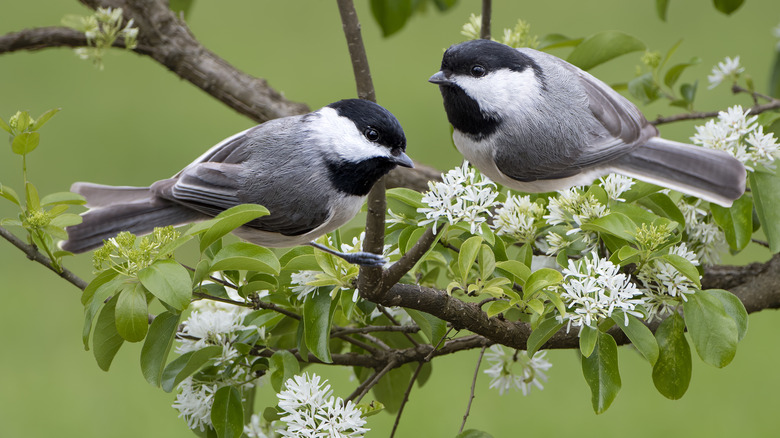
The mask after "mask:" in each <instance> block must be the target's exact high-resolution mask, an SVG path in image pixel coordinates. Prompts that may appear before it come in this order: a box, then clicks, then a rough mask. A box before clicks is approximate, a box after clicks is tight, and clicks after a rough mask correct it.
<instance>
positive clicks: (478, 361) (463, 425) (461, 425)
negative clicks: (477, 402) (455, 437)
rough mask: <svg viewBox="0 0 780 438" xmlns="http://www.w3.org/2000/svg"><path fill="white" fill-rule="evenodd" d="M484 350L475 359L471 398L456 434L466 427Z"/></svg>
mask: <svg viewBox="0 0 780 438" xmlns="http://www.w3.org/2000/svg"><path fill="white" fill-rule="evenodd" d="M485 348H487V347H482V351H480V352H479V359H477V369H475V370H474V379H472V380H471V396H470V397H469V404H468V406H466V413H465V414H463V423H461V424H460V430H459V431H458V433H461V432H463V428H464V427H465V426H466V420H467V419H468V418H469V412H471V402H473V401H474V389H475V388H476V386H477V376H478V375H479V365H480V364H482V356H484V355H485Z"/></svg>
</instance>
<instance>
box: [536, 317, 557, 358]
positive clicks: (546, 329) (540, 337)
mask: <svg viewBox="0 0 780 438" xmlns="http://www.w3.org/2000/svg"><path fill="white" fill-rule="evenodd" d="M565 325H566V323H563V322H558V319H557V318H556V317H550V318H547V319H545V320H544V321H542V322H541V324H539V326H538V327H536V330H534V331H532V332H531V335H530V336H528V341H527V342H526V350H527V351H528V357H533V355H534V354H535V353H536V352H537V351H538V350H539V348H541V347H542V345H544V343H545V342H547V341H548V340H549V339H550V338H551V337H552V336H553V335H554V334H556V333H558V330H560V329H562V328H563V327H564V326H565Z"/></svg>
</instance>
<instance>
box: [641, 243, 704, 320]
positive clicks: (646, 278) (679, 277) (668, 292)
mask: <svg viewBox="0 0 780 438" xmlns="http://www.w3.org/2000/svg"><path fill="white" fill-rule="evenodd" d="M669 254H674V255H678V256H680V257H683V258H684V259H686V260H688V261H689V262H691V263H692V264H693V265H694V266H698V265H699V260H698V259H697V257H696V254H695V253H694V252H693V251H689V250H688V248H687V246H686V245H685V243H681V244H679V245H675V246H673V247H672V248H670V249H669ZM636 277H637V279H638V280H639V281H640V282H641V283H642V286H643V287H644V289H643V291H642V292H643V293H644V295H645V309H646V310H647V319H648V321H652V320H653V319H655V318H657V317H658V318H660V317H663V316H664V315H667V314H671V313H672V312H673V311H674V308H675V307H676V306H678V305H680V304H681V302H682V301H688V298H687V297H686V295H690V294H693V293H695V292H696V285H695V284H694V282H693V281H691V280H690V279H689V278H688V277H686V276H685V275H683V274H682V273H680V271H678V270H677V269H676V268H675V267H674V266H672V265H670V264H669V263H666V262H664V261H663V260H659V259H654V260H653V261H652V262H651V263H648V264H644V265H642V266H641V267H640V268H639V272H638V273H637V276H636Z"/></svg>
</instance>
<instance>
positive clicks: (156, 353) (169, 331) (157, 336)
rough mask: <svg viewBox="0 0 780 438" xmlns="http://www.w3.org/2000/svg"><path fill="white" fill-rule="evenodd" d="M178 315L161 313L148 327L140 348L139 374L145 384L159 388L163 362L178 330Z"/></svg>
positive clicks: (166, 358) (163, 367)
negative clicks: (141, 375)
mask: <svg viewBox="0 0 780 438" xmlns="http://www.w3.org/2000/svg"><path fill="white" fill-rule="evenodd" d="M179 318H180V315H177V314H175V313H171V312H163V313H161V314H159V315H157V317H155V318H154V321H152V324H151V325H150V326H149V334H148V336H147V337H146V341H144V345H143V347H142V348H141V372H142V373H143V375H144V378H145V379H146V381H147V382H149V383H151V384H152V385H154V386H158V387H159V386H160V382H161V381H162V374H163V370H164V369H165V362H166V361H167V360H168V354H169V353H170V352H171V347H172V346H173V340H174V339H176V330H177V329H178V328H179Z"/></svg>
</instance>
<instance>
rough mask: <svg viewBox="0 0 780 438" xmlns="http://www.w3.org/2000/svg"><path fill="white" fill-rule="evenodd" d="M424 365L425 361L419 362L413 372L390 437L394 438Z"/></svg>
mask: <svg viewBox="0 0 780 438" xmlns="http://www.w3.org/2000/svg"><path fill="white" fill-rule="evenodd" d="M423 365H425V362H420V363H418V364H417V369H415V370H414V374H412V379H411V380H410V381H409V386H408V387H407V388H406V392H405V393H404V398H403V400H401V407H399V408H398V415H396V416H395V422H394V423H393V431H392V432H390V438H393V437H394V436H395V431H396V429H398V423H399V422H400V421H401V414H403V412H404V406H406V403H407V402H408V401H409V394H411V393H412V388H414V382H416V381H417V376H419V375H420V370H422V367H423Z"/></svg>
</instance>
